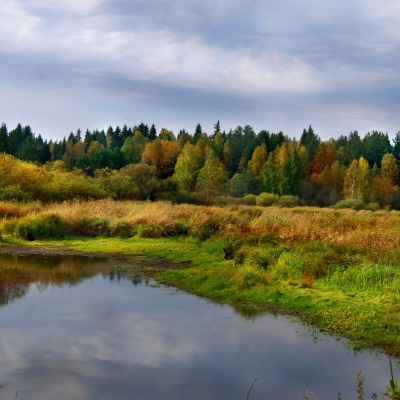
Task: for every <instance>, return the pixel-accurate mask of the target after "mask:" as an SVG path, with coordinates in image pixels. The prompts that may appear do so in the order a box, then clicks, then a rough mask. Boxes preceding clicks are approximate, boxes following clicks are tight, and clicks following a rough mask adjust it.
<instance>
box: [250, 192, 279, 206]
mask: <svg viewBox="0 0 400 400" xmlns="http://www.w3.org/2000/svg"><path fill="white" fill-rule="evenodd" d="M278 199H279V196H278V195H277V194H275V193H265V192H264V193H261V194H260V195H258V196H257V198H256V204H257V205H258V206H262V207H268V206H271V205H272V204H274V203H276V202H277V201H278Z"/></svg>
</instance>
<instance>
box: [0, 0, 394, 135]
mask: <svg viewBox="0 0 400 400" xmlns="http://www.w3.org/2000/svg"><path fill="white" fill-rule="evenodd" d="M0 15H1V17H2V18H1V20H2V22H1V24H0V122H4V123H6V124H7V127H8V129H9V130H10V129H13V128H14V127H15V126H16V125H17V124H18V123H21V124H22V125H30V126H31V128H32V130H33V132H35V133H36V134H39V133H40V134H41V135H42V136H43V137H44V138H46V139H49V140H50V139H53V140H59V139H62V138H63V137H65V136H68V135H69V133H70V132H76V130H77V129H78V128H80V129H81V130H82V131H83V132H85V131H86V129H89V130H94V129H107V128H108V126H110V125H111V126H113V127H116V126H117V125H118V126H120V127H122V126H123V125H124V124H126V125H127V126H135V125H138V124H140V123H141V122H144V123H145V124H148V125H149V126H150V125H151V124H153V123H154V124H155V126H156V128H157V130H158V131H160V130H161V128H163V127H165V128H167V129H170V130H172V131H173V132H174V133H175V134H177V133H178V132H179V130H181V129H186V131H188V132H189V133H193V132H194V130H195V127H196V125H197V124H198V123H200V124H201V126H202V128H203V131H205V132H207V133H209V134H211V133H212V132H213V126H214V125H215V123H216V122H217V120H219V121H220V124H221V129H222V130H226V131H229V129H234V128H235V127H237V126H239V125H240V126H245V125H250V126H252V127H253V128H254V130H255V131H256V132H259V131H260V130H262V129H266V130H269V131H270V132H279V131H283V132H284V133H285V134H286V135H288V136H289V137H292V138H293V137H296V138H299V137H300V135H301V133H302V131H303V129H304V128H307V127H308V126H309V125H312V127H313V128H314V131H315V132H316V134H318V135H319V136H320V137H321V138H322V139H324V140H327V139H329V138H337V137H338V136H340V135H347V134H348V133H349V132H351V131H354V130H358V131H359V133H360V135H361V136H363V135H364V134H365V133H367V132H369V131H372V130H379V131H383V132H387V133H389V135H390V136H391V137H392V138H393V137H394V135H395V134H396V133H397V132H398V131H400V113H399V105H400V68H399V66H400V24H399V22H398V21H399V20H400V2H399V1H398V0H379V1H378V0H346V1H333V0H324V1H321V0H281V1H276V0H252V1H248V0H202V1H199V0H197V1H195V0H1V2H0Z"/></svg>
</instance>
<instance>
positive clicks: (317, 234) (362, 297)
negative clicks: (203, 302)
mask: <svg viewBox="0 0 400 400" xmlns="http://www.w3.org/2000/svg"><path fill="white" fill-rule="evenodd" d="M10 207H11V206H10ZM25 207H27V209H28V208H29V205H26V206H25ZM31 207H33V206H32V205H31ZM19 210H20V211H19V212H20V213H21V215H17V216H15V215H14V216H10V217H6V218H5V219H4V220H3V226H2V231H3V234H2V236H3V238H2V247H3V248H4V246H5V247H8V248H10V249H11V248H13V247H14V248H15V247H19V246H23V247H24V249H27V248H29V249H31V250H34V251H41V250H40V249H42V250H43V251H48V252H49V253H50V254H51V253H52V252H54V251H57V252H61V253H63V252H66V253H68V252H83V253H86V254H100V253H101V254H118V255H126V256H132V255H139V254H140V255H147V256H159V257H164V258H166V259H169V260H171V261H174V262H177V263H181V267H180V268H169V267H166V268H157V267H151V268H150V267H149V268H148V269H147V270H146V272H147V273H150V274H152V275H154V276H155V278H156V279H157V280H158V281H160V282H162V283H164V284H167V285H173V286H176V287H179V288H181V289H183V290H185V291H187V292H190V293H193V294H196V295H199V296H203V297H206V298H209V299H212V300H214V301H218V302H223V303H228V304H231V305H232V306H234V307H237V308H238V309H240V310H241V312H242V313H244V314H246V313H247V315H249V316H252V315H255V314H257V313H258V312H262V311H263V310H265V309H266V308H268V309H272V310H277V312H283V313H291V314H295V315H298V316H299V317H300V318H302V319H303V320H304V321H305V322H306V323H309V324H312V325H314V326H316V327H318V328H320V329H322V330H324V331H326V332H328V333H330V334H333V335H336V336H338V337H346V338H347V339H349V340H350V343H351V345H352V346H353V347H354V348H356V349H358V348H364V347H376V348H379V349H382V350H383V351H385V353H387V354H390V355H393V356H396V357H399V356H400V337H399V335H398V332H399V331H400V318H399V316H400V315H399V314H400V305H399V300H400V295H399V289H398V288H399V287H400V272H399V270H400V269H399V254H400V253H399V252H400V244H399V241H400V238H399V236H400V235H398V233H399V232H400V222H399V218H398V216H399V215H398V213H394V212H383V211H381V212H375V213H373V212H355V211H349V210H347V211H340V212H339V211H335V210H326V209H325V210H320V209H316V208H295V209H279V208H261V207H240V208H238V207H235V208H227V207H226V208H217V207H196V206H183V205H182V206H174V205H171V204H166V203H137V204H132V203H121V202H109V201H108V202H91V203H84V202H82V203H76V204H69V205H66V204H64V205H48V206H39V205H37V206H36V211H34V212H32V209H31V210H30V211H29V212H27V213H26V214H24V213H23V208H21V207H20V208H19ZM88 210H90V216H91V217H90V218H87V215H88V213H89V211H88ZM84 216H85V218H86V219H85V218H84ZM38 221H39V222H38ZM49 221H50V222H49ZM51 221H53V225H54V226H55V227H58V229H59V225H61V226H63V229H65V232H64V233H63V232H60V231H55V230H54V229H55V228H54V226H53V227H52V225H51ZM46 223H47V229H48V230H49V231H51V232H53V234H52V235H46V234H45V233H46V230H45V228H46ZM41 224H42V225H41ZM63 224H65V226H64V225H63ZM43 226H44V227H43ZM39 228H40V229H39ZM35 229H36V230H35ZM54 232H55V233H57V232H58V233H59V234H55V233H54ZM28 234H30V235H32V236H29V237H28ZM72 234H73V235H74V236H72ZM24 235H25V237H24ZM77 235H79V236H77ZM118 235H119V236H126V237H115V236H118ZM35 236H36V237H35ZM40 236H42V237H40ZM46 236H47V237H46ZM89 236H90V237H89ZM101 236H103V237H101ZM21 237H22V238H24V239H31V241H29V240H23V239H21ZM32 239H33V240H32ZM182 263H183V264H182Z"/></svg>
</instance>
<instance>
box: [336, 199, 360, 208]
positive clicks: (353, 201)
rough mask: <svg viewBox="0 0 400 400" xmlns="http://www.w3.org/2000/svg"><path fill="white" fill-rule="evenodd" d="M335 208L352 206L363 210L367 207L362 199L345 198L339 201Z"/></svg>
mask: <svg viewBox="0 0 400 400" xmlns="http://www.w3.org/2000/svg"><path fill="white" fill-rule="evenodd" d="M333 208H336V209H337V210H340V209H343V208H350V209H352V210H363V209H364V208H365V204H364V202H363V201H362V200H360V199H344V200H340V201H338V202H337V203H336V204H335V205H334V206H333Z"/></svg>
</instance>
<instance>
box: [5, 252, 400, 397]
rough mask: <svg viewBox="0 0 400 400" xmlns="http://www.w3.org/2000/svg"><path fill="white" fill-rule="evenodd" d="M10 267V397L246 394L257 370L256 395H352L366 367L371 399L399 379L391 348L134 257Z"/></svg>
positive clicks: (20, 262)
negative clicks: (163, 276)
mask: <svg viewBox="0 0 400 400" xmlns="http://www.w3.org/2000/svg"><path fill="white" fill-rule="evenodd" d="M129 264H131V263H129ZM117 265H118V268H115V267H116V266H117ZM0 266H1V268H0V291H1V295H0V303H1V305H2V306H1V307H0V335H1V336H0V360H1V363H0V384H1V385H2V387H1V388H0V399H10V400H13V399H15V397H16V393H17V391H18V395H17V396H18V399H19V400H25V399H29V400H36V399H37V400H39V399H40V400H43V399H57V400H63V399H96V400H98V399H171V400H172V399H174V400H178V399H230V400H232V399H238V400H245V399H246V396H247V393H248V390H249V389H250V386H251V384H252V383H253V381H254V379H255V378H256V377H257V381H256V383H255V385H254V387H253V389H252V391H251V393H250V395H249V399H251V400H256V399H300V398H301V397H302V395H303V393H304V390H305V388H306V387H307V388H308V389H309V390H310V391H312V392H313V393H315V395H316V396H318V398H319V399H321V400H322V399H336V398H337V393H338V392H340V393H341V395H342V399H343V400H346V399H356V398H357V383H356V375H357V372H358V371H359V370H362V374H363V376H364V390H365V398H366V399H370V398H371V395H372V393H373V392H377V394H378V395H379V392H380V391H384V388H385V384H386V383H388V380H389V375H390V372H389V361H388V358H387V357H386V356H383V355H379V354H375V353H371V352H362V353H358V354H354V353H353V352H352V351H351V350H349V349H348V348H346V346H345V345H344V343H343V341H337V340H336V339H334V338H330V337H328V336H321V335H320V336H318V335H316V334H313V332H312V330H311V329H310V328H307V327H304V326H302V325H301V324H299V323H298V322H296V321H294V320H290V319H287V318H283V317H277V316H272V315H268V314H266V315H263V316H258V317H253V318H248V317H244V316H243V315H242V316H241V315H239V314H238V313H236V312H235V311H234V310H233V309H232V308H231V307H229V306H220V305H215V304H213V303H210V302H208V301H206V300H204V299H200V298H197V297H195V296H190V295H187V294H185V293H182V292H180V291H178V290H175V289H173V288H166V287H163V286H158V285H154V282H153V281H147V282H146V281H143V280H141V279H139V278H137V276H136V274H135V273H134V272H132V271H134V267H131V266H130V265H129V267H130V268H133V269H132V270H129V269H127V268H126V267H128V262H127V261H123V260H115V259H114V260H109V259H88V258H84V259H79V258H47V259H45V258H41V257H22V258H21V257H16V256H8V255H4V254H3V255H0ZM126 271H128V272H126ZM395 369H396V374H398V375H400V374H399V370H398V368H397V367H395ZM308 396H309V398H311V397H310V396H311V394H310V393H309V394H308Z"/></svg>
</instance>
